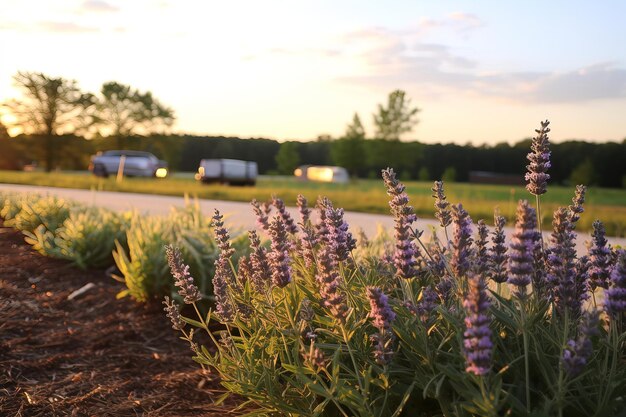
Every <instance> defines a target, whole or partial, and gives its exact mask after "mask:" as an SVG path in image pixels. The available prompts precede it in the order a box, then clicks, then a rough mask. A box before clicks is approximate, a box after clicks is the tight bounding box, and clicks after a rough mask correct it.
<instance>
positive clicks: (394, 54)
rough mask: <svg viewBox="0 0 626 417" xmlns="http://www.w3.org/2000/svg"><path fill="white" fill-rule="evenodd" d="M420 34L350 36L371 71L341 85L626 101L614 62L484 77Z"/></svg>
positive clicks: (625, 79) (471, 24) (354, 54)
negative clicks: (552, 70) (557, 70)
mask: <svg viewBox="0 0 626 417" xmlns="http://www.w3.org/2000/svg"><path fill="white" fill-rule="evenodd" d="M450 19H454V20H456V21H458V22H459V24H460V26H459V27H465V28H476V27H479V26H480V25H482V22H481V21H480V20H479V19H477V18H475V17H473V16H472V15H465V14H455V15H451V17H450ZM433 25H435V23H433V22H428V23H427V24H426V26H429V27H434V26H433ZM418 32H419V31H417V32H416V31H410V30H404V31H391V30H387V29H384V28H376V27H373V28H368V29H362V30H359V31H356V32H352V33H349V34H347V35H346V36H345V37H344V39H345V40H346V42H347V43H348V44H349V47H347V48H346V50H345V51H344V52H346V51H347V52H346V53H347V55H348V58H352V59H359V60H360V61H361V62H362V63H363V64H365V65H364V66H365V71H364V73H362V74H357V75H355V76H350V77H342V78H339V79H338V80H339V81H340V82H344V83H351V84H355V83H356V84H363V85H367V86H368V88H371V87H380V88H381V89H385V90H389V89H394V88H410V87H415V88H416V89H419V91H420V93H421V94H428V95H432V96H441V95H444V94H451V93H452V94H468V95H472V96H482V97H491V98H504V99H507V100H511V101H517V102H523V103H556V102H561V103H565V102H584V101H589V100H595V99H617V98H626V69H624V68H620V67H618V66H616V65H615V64H612V63H602V64H596V65H591V66H587V67H584V68H576V69H572V70H569V71H562V72H550V71H537V72H522V71H511V72H506V71H501V72H497V73H484V72H481V71H480V69H479V63H478V62H476V61H474V60H471V59H469V58H467V57H464V56H461V55H459V54H458V53H456V52H455V51H454V50H453V49H451V48H450V47H448V46H446V45H444V44H438V43H428V42H425V41H424V40H423V37H422V36H420V35H419V34H418Z"/></svg>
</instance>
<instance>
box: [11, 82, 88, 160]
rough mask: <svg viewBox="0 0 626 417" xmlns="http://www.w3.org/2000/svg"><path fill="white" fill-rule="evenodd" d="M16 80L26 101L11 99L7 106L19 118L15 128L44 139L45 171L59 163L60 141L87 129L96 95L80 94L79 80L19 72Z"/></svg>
mask: <svg viewBox="0 0 626 417" xmlns="http://www.w3.org/2000/svg"><path fill="white" fill-rule="evenodd" d="M13 81H14V83H15V86H16V87H17V88H18V89H20V90H21V91H22V94H23V98H22V99H13V100H9V101H8V102H7V103H6V104H5V106H6V107H7V108H8V109H9V111H10V113H12V114H13V116H14V117H15V120H16V121H15V123H14V125H15V126H18V127H19V128H20V129H21V130H22V131H23V132H24V133H27V134H32V135H40V136H42V137H43V147H42V148H43V149H42V151H43V152H42V154H43V156H44V159H45V169H46V171H47V172H50V171H51V170H52V168H53V167H54V164H55V160H56V158H55V150H56V148H57V147H58V146H55V142H56V140H55V139H56V138H58V137H59V135H62V134H64V133H71V132H75V131H78V130H81V129H83V128H85V127H86V126H87V125H88V124H89V123H90V116H91V114H90V113H89V111H90V110H91V109H93V106H94V102H95V99H94V96H93V95H92V94H86V93H83V92H81V91H80V89H79V88H78V86H77V84H76V81H74V80H66V79H64V78H52V77H49V76H47V75H45V74H42V73H40V72H23V71H20V72H18V73H17V74H16V75H15V76H14V77H13Z"/></svg>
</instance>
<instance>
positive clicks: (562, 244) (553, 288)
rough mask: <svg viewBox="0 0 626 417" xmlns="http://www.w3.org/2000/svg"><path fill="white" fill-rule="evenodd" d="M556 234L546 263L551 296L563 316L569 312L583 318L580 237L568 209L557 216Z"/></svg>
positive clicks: (553, 234) (555, 216) (561, 209)
mask: <svg viewBox="0 0 626 417" xmlns="http://www.w3.org/2000/svg"><path fill="white" fill-rule="evenodd" d="M552 225H553V227H554V231H553V232H552V236H551V238H550V248H549V250H548V258H547V260H546V265H547V274H546V280H547V283H548V286H549V288H548V289H549V291H550V296H551V298H552V301H553V302H554V306H555V308H556V310H557V312H559V313H563V312H564V311H565V309H569V310H570V311H572V312H574V313H575V314H576V315H578V314H580V308H581V300H580V299H579V298H578V297H577V296H576V295H577V294H576V293H577V287H576V278H575V276H576V264H575V260H576V244H575V238H576V235H575V233H574V232H573V227H572V223H571V222H570V221H569V210H567V209H566V208H564V207H561V208H559V209H558V210H556V211H555V212H554V219H553V221H552Z"/></svg>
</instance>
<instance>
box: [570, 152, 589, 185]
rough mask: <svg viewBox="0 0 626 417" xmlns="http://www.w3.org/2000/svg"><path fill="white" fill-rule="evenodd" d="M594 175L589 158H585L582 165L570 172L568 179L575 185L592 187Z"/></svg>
mask: <svg viewBox="0 0 626 417" xmlns="http://www.w3.org/2000/svg"><path fill="white" fill-rule="evenodd" d="M594 174H595V170H594V169H593V162H591V159H590V158H587V159H585V161H584V162H583V163H581V164H580V165H578V166H577V167H576V168H574V170H572V173H571V174H570V177H569V179H570V182H571V183H572V184H575V185H577V184H582V185H593V184H594V180H595V178H594V177H595V175H594Z"/></svg>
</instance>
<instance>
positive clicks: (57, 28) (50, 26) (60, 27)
mask: <svg viewBox="0 0 626 417" xmlns="http://www.w3.org/2000/svg"><path fill="white" fill-rule="evenodd" d="M39 28H41V29H43V30H45V31H49V32H61V33H85V32H97V31H98V29H96V28H93V27H88V26H81V25H78V24H76V23H73V22H39Z"/></svg>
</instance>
